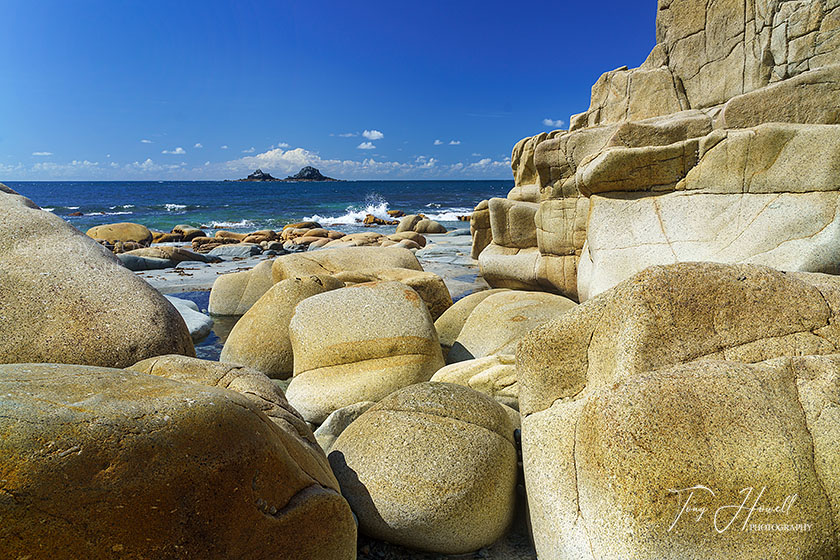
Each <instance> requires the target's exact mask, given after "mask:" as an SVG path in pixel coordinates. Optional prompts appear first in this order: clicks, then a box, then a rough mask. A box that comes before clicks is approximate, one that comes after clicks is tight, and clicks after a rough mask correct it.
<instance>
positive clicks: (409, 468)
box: [329, 383, 516, 554]
mask: <svg viewBox="0 0 840 560" xmlns="http://www.w3.org/2000/svg"><path fill="white" fill-rule="evenodd" d="M329 460H330V464H331V465H332V467H333V470H334V472H335V473H336V477H337V478H338V480H339V483H340V484H341V491H342V494H343V495H344V496H345V497H346V498H347V500H348V502H350V506H351V507H352V508H353V511H354V513H355V514H356V516H357V517H358V519H359V528H360V531H361V532H363V533H365V534H367V535H370V536H372V537H374V538H377V539H382V540H385V541H388V542H392V543H396V544H400V545H403V546H408V547H411V548H417V549H420V550H426V551H431V552H437V553H443V554H462V553H466V552H470V551H473V550H477V549H479V548H481V547H484V546H488V545H490V544H491V543H493V542H494V541H496V540H497V539H498V538H499V537H501V536H502V535H503V534H504V532H505V530H506V529H507V528H508V525H509V524H510V522H511V520H512V518H513V511H514V501H515V500H514V498H515V484H516V448H515V446H514V443H513V425H512V424H511V420H510V418H509V416H508V415H507V413H506V412H505V411H504V409H503V408H502V406H501V405H499V404H498V403H496V402H494V401H493V400H492V399H491V398H489V397H487V396H485V395H482V394H481V393H478V392H477V391H473V390H472V389H469V388H467V387H461V386H459V385H452V384H449V383H420V384H417V385H413V386H411V387H408V388H405V389H402V390H400V391H397V392H395V393H392V394H391V395H389V396H388V397H386V398H385V399H383V400H382V401H381V402H379V403H378V404H376V405H375V406H373V407H372V408H370V409H369V410H368V411H367V412H365V413H364V414H362V415H361V416H360V417H359V418H358V419H357V420H355V421H354V422H353V423H352V424H350V425H349V426H348V427H347V428H346V429H345V430H344V431H343V432H342V433H341V435H340V436H339V437H338V439H337V440H336V441H335V443H334V444H333V446H332V448H331V452H330V454H329Z"/></svg>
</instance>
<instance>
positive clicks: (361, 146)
mask: <svg viewBox="0 0 840 560" xmlns="http://www.w3.org/2000/svg"><path fill="white" fill-rule="evenodd" d="M356 148H357V149H359V150H375V149H376V146H374V145H373V143H372V142H362V143H361V144H359V145H358V146H356Z"/></svg>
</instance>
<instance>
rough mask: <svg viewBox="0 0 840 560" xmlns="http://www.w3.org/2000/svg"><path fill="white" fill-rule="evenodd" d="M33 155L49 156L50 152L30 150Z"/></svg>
mask: <svg viewBox="0 0 840 560" xmlns="http://www.w3.org/2000/svg"><path fill="white" fill-rule="evenodd" d="M32 155H33V156H51V155H53V154H52V152H32Z"/></svg>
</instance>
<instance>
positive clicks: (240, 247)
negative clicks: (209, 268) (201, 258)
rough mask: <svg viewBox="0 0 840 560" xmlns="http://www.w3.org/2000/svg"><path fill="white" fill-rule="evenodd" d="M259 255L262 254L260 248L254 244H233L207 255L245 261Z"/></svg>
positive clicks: (212, 250) (217, 248) (223, 246)
mask: <svg viewBox="0 0 840 560" xmlns="http://www.w3.org/2000/svg"><path fill="white" fill-rule="evenodd" d="M260 253H262V248H261V247H260V246H259V245H257V244H256V243H233V244H230V245H221V246H219V247H216V248H214V249H211V250H210V252H209V253H207V254H208V255H210V256H212V257H220V258H225V259H236V258H239V259H246V258H248V257H253V256H254V255H259V254H260Z"/></svg>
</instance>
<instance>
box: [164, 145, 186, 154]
mask: <svg viewBox="0 0 840 560" xmlns="http://www.w3.org/2000/svg"><path fill="white" fill-rule="evenodd" d="M161 153H162V154H169V155H172V156H182V155H184V154H186V153H187V151H186V150H185V149H184V148H182V147H181V146H178V147H177V148H175V149H174V150H163V151H162V152H161Z"/></svg>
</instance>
